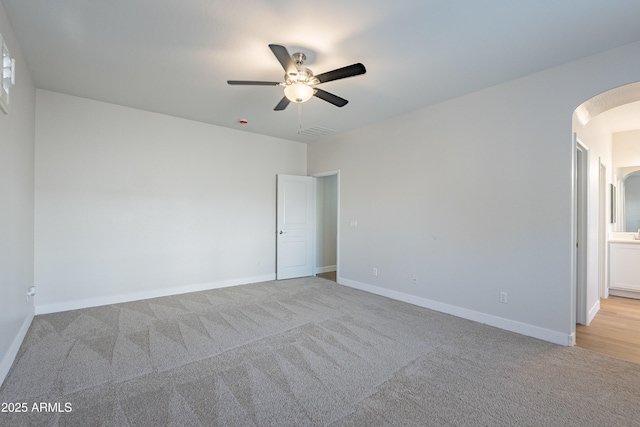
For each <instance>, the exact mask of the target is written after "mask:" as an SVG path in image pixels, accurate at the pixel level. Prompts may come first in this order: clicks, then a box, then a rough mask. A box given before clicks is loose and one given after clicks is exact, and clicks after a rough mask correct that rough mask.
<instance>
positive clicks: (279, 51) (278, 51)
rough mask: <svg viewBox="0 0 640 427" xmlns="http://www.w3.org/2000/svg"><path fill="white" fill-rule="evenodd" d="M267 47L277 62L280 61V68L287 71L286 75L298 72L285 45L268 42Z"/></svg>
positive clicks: (293, 74)
mask: <svg viewBox="0 0 640 427" xmlns="http://www.w3.org/2000/svg"><path fill="white" fill-rule="evenodd" d="M269 48H270V49H271V52H273V54H274V55H275V56H276V58H277V59H278V62H280V65H282V68H284V71H285V72H286V73H287V75H292V76H295V75H296V74H298V69H297V68H296V64H294V62H293V60H292V59H291V55H289V51H287V48H286V47H284V46H281V45H279V44H270V45H269Z"/></svg>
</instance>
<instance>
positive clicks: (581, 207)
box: [570, 133, 589, 345]
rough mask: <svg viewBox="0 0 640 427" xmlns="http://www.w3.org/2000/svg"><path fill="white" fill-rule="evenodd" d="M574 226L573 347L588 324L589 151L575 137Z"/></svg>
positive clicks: (572, 242)
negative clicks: (581, 327)
mask: <svg viewBox="0 0 640 427" xmlns="http://www.w3.org/2000/svg"><path fill="white" fill-rule="evenodd" d="M572 157H573V168H572V169H573V173H572V184H573V185H572V198H571V204H572V209H571V210H572V227H571V229H572V230H571V235H572V239H571V247H572V250H571V274H572V287H571V288H572V292H571V294H572V301H573V303H572V304H571V307H572V308H571V331H572V334H571V336H572V338H571V341H573V342H572V343H570V344H571V345H574V344H575V331H576V323H580V324H587V320H588V319H587V250H588V248H587V240H588V239H587V232H588V221H589V215H588V214H589V148H588V147H587V146H585V145H584V144H583V143H582V142H581V141H580V140H579V139H578V135H577V134H576V133H574V134H573V156H572Z"/></svg>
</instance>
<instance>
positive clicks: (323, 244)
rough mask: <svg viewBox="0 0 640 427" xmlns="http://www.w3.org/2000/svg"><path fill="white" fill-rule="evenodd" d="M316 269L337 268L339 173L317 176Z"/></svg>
mask: <svg viewBox="0 0 640 427" xmlns="http://www.w3.org/2000/svg"><path fill="white" fill-rule="evenodd" d="M316 199H317V200H316V228H317V238H316V271H317V272H318V273H326V272H329V271H335V270H336V262H337V254H336V252H337V250H336V249H337V240H336V238H337V233H338V230H337V227H338V223H337V221H338V215H337V214H338V175H337V174H336V175H328V176H323V177H319V178H316Z"/></svg>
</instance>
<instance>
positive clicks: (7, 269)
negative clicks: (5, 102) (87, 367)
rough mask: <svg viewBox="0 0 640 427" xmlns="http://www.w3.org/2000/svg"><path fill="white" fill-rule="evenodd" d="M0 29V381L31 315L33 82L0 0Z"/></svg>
mask: <svg viewBox="0 0 640 427" xmlns="http://www.w3.org/2000/svg"><path fill="white" fill-rule="evenodd" d="M0 33H2V36H3V37H4V40H5V43H6V44H7V47H8V48H9V51H10V52H11V55H12V56H13V57H14V58H15V59H16V64H17V65H16V71H17V75H16V84H15V86H13V87H12V88H11V92H10V94H11V97H10V100H11V105H10V108H11V109H10V113H9V114H8V115H5V114H4V113H2V112H0V199H1V200H2V203H1V208H0V382H2V380H4V377H5V376H6V374H7V372H8V371H9V368H10V367H11V363H13V359H14V357H15V355H16V353H17V351H18V348H19V346H20V344H21V342H22V338H23V337H24V334H26V331H27V329H28V327H29V325H30V323H31V319H32V318H33V300H29V301H27V299H26V294H27V289H28V288H29V286H32V285H33V283H34V282H33V198H34V196H33V170H34V139H35V137H34V128H35V87H34V84H33V81H32V80H31V76H30V74H29V70H28V69H27V66H26V64H25V62H24V60H23V59H22V54H21V51H20V46H19V45H18V43H17V41H16V39H15V37H14V35H13V30H12V29H11V26H10V24H9V20H8V19H7V15H6V12H5V10H4V7H3V5H2V2H0Z"/></svg>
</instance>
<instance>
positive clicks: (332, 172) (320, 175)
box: [311, 169, 340, 283]
mask: <svg viewBox="0 0 640 427" xmlns="http://www.w3.org/2000/svg"><path fill="white" fill-rule="evenodd" d="M332 175H336V186H337V188H336V197H337V198H338V200H337V201H336V210H337V212H336V282H337V283H340V169H336V170H330V171H326V172H318V173H314V174H312V175H311V176H312V177H313V178H323V177H325V176H332ZM316 227H317V221H316ZM318 238H319V236H318V232H317V228H316V245H317V241H318ZM313 263H314V271H316V269H317V265H316V264H317V257H316V258H314V260H313Z"/></svg>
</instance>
